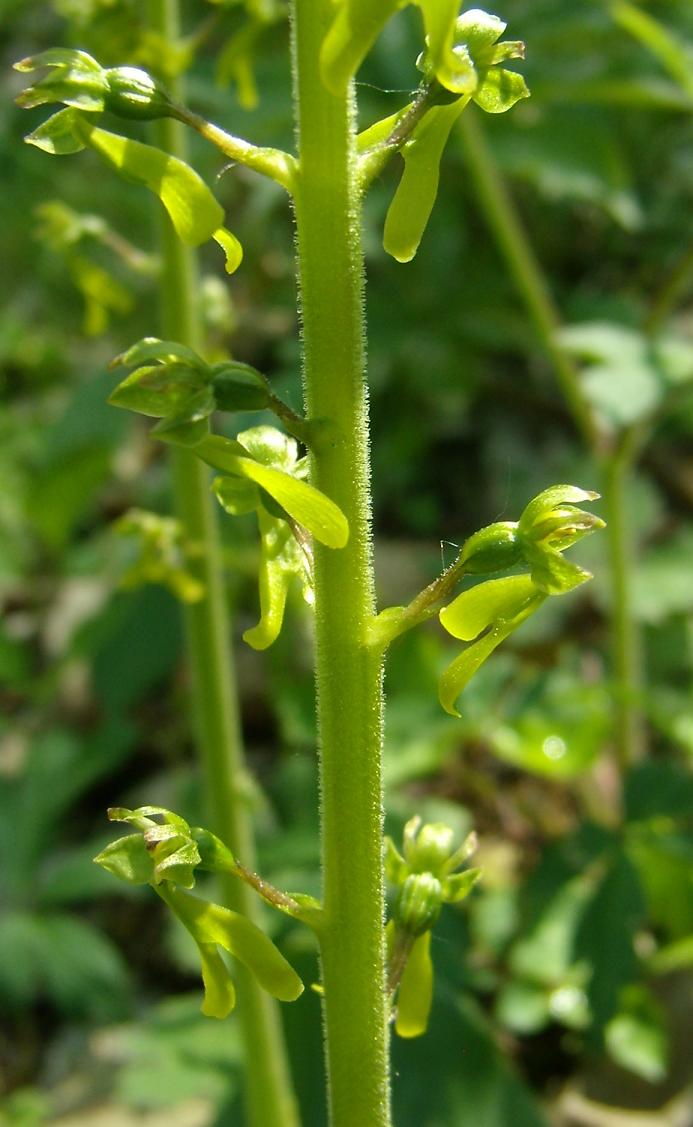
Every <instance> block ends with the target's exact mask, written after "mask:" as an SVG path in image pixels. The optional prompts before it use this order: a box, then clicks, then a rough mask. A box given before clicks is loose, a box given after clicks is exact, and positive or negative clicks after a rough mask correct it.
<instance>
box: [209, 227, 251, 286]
mask: <svg viewBox="0 0 693 1127" xmlns="http://www.w3.org/2000/svg"><path fill="white" fill-rule="evenodd" d="M212 238H213V239H214V242H215V243H218V244H219V246H220V247H221V249H222V250H223V252H224V254H225V256H226V263H225V270H226V273H227V274H233V273H235V271H236V270H238V267H239V266H240V265H241V262H242V261H243V247H242V246H241V244H240V243H239V241H238V239H237V238H236V236H235V235H232V234H231V232H230V231H227V229H226V227H219V228H218V229H217V230H216V231H215V232H214V234H213V235H212Z"/></svg>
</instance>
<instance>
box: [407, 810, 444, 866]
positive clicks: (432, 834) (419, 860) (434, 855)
mask: <svg viewBox="0 0 693 1127" xmlns="http://www.w3.org/2000/svg"><path fill="white" fill-rule="evenodd" d="M453 837H454V832H453V830H452V829H451V828H450V826H446V825H445V824H444V823H443V822H428V823H427V824H426V825H424V826H422V827H421V829H420V830H419V832H418V834H417V835H416V837H409V836H408V837H407V838H406V839H405V846H404V855H405V857H406V859H407V863H408V865H409V870H410V872H412V873H433V875H434V876H439V875H440V869H441V868H442V867H443V866H444V865H445V862H446V861H447V860H448V858H449V857H450V855H451V853H452V841H453Z"/></svg>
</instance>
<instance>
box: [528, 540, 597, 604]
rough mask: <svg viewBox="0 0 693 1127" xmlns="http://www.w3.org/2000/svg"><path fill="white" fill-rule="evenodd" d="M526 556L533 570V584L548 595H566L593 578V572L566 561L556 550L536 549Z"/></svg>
mask: <svg viewBox="0 0 693 1127" xmlns="http://www.w3.org/2000/svg"><path fill="white" fill-rule="evenodd" d="M525 554H526V556H527V561H528V563H529V564H530V566H531V568H532V571H531V575H532V582H533V583H534V584H536V586H537V587H538V588H539V590H540V591H544V592H545V594H547V595H565V594H567V593H568V591H572V590H573V589H574V588H575V587H579V586H580V584H581V583H586V582H587V580H588V579H591V578H592V573H591V572H589V571H585V569H584V568H583V567H579V566H578V564H575V563H571V561H570V560H566V559H564V557H563V556H562V555H561V554H560V552H557V551H556V550H555V549H554V548H546V547H542V548H536V547H535V548H533V550H532V551H531V554H530V551H529V550H527V551H526V553H525Z"/></svg>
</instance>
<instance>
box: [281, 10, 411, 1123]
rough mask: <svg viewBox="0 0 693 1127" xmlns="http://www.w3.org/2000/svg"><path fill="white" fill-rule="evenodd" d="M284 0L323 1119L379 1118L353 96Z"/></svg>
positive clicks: (373, 761) (382, 1031)
mask: <svg viewBox="0 0 693 1127" xmlns="http://www.w3.org/2000/svg"><path fill="white" fill-rule="evenodd" d="M292 6H293V33H294V83H295V97H296V103H297V107H298V128H299V175H298V185H297V192H296V223H297V233H298V260H299V261H298V265H299V281H300V292H301V312H302V319H303V360H304V380H305V395H306V402H307V407H308V412H309V416H310V417H311V418H320V417H323V418H328V419H330V420H331V424H332V427H331V431H330V441H323V442H322V444H320V445H319V446H318V448H317V449H316V450H315V451H314V455H313V460H312V475H313V476H312V480H313V482H314V484H315V485H316V486H317V487H318V488H319V489H321V490H323V491H324V492H325V493H326V494H327V495H328V496H329V497H331V498H332V499H333V500H334V501H336V502H337V504H338V505H339V506H340V507H341V508H342V510H343V511H344V513H345V514H346V516H347V519H348V521H349V527H350V537H349V543H348V544H347V546H346V548H344V549H342V550H341V551H331V550H330V549H326V548H322V547H321V546H320V545H316V555H315V595H316V642H317V645H316V681H317V694H318V725H319V734H320V777H321V819H322V823H321V830H322V864H323V893H324V908H325V925H324V929H323V931H322V934H321V956H322V974H323V986H324V991H325V994H324V1024H325V1036H326V1045H327V1058H328V1059H327V1068H328V1080H329V1100H330V1122H331V1124H332V1127H355V1125H357V1124H358V1127H387V1125H388V1124H389V1123H390V1116H389V1092H388V1045H387V1017H386V994H385V946H384V931H383V916H384V889H383V864H382V775H381V758H382V710H383V702H382V686H381V675H382V664H381V660H380V655H379V654H375V653H374V652H373V651H372V650H370V649H369V647H368V627H369V624H370V623H371V621H372V619H373V615H374V609H375V600H374V582H373V567H372V544H371V529H370V517H371V495H370V462H369V450H368V403H367V391H366V384H365V372H364V369H365V343H364V315H363V257H362V251H361V205H360V198H359V192H358V188H357V180H356V148H355V121H354V106H353V95H352V91H351V90H349V91H348V92H347V93H345V94H344V95H333V94H331V93H329V92H328V91H327V89H326V88H325V87H324V85H323V83H322V80H321V76H320V69H319V49H320V44H321V42H322V39H323V37H324V34H325V31H326V28H327V26H328V24H329V21H330V18H331V16H332V14H333V12H334V8H333V5H332V2H331V0H294V3H293V5H292Z"/></svg>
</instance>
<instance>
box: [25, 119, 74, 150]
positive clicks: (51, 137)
mask: <svg viewBox="0 0 693 1127" xmlns="http://www.w3.org/2000/svg"><path fill="white" fill-rule="evenodd" d="M75 117H76V114H75V111H74V110H72V109H68V110H58V112H57V113H54V114H53V115H52V117H49V118H48V120H47V121H44V122H43V124H42V125H39V126H38V128H37V129H35V130H34V131H33V133H28V134H27V136H26V137H25V138H24V140H25V141H26V143H27V144H28V145H34V146H35V147H36V148H37V149H41V150H42V151H43V152H44V153H51V154H52V155H53V156H68V155H69V154H70V153H81V152H82V150H83V149H84V148H86V143H85V142H84V141H80V139H79V138H78V137H77V135H76V133H75V128H74V123H75Z"/></svg>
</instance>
